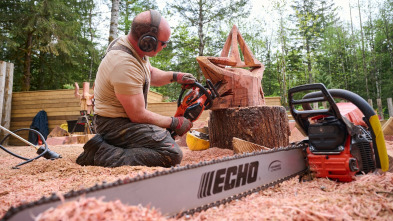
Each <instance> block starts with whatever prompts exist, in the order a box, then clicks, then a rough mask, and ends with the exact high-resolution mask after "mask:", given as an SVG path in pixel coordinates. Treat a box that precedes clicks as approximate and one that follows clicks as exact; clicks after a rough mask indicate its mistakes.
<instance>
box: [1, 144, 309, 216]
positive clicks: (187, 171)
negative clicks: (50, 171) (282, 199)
mask: <svg viewBox="0 0 393 221" xmlns="http://www.w3.org/2000/svg"><path fill="white" fill-rule="evenodd" d="M307 146H308V144H307V143H304V142H299V143H293V144H291V145H290V146H289V147H286V148H279V149H273V150H268V151H261V152H253V153H247V154H243V155H235V156H231V157H225V158H223V159H219V160H212V161H209V162H201V163H199V164H193V165H187V166H184V167H174V168H171V169H170V170H165V171H161V172H156V173H154V174H146V175H144V176H137V177H134V178H126V179H124V180H118V181H116V182H113V183H103V184H101V185H95V186H93V187H91V188H88V189H82V190H78V191H71V192H69V193H67V194H65V195H64V198H65V201H70V200H76V199H78V198H79V197H80V196H85V197H86V198H87V197H96V198H100V197H104V201H113V200H120V201H121V202H122V203H123V204H125V205H138V204H141V205H142V206H150V207H151V208H156V209H158V210H159V211H161V213H162V214H164V215H168V216H175V215H184V214H193V213H194V212H198V211H202V210H206V209H208V208H210V207H214V206H218V205H220V204H225V203H226V202H229V201H231V200H233V199H238V198H241V197H244V196H247V195H249V194H251V193H253V192H256V191H259V190H261V189H264V188H267V187H269V186H272V185H275V184H277V183H280V182H282V181H284V180H287V179H289V178H291V177H294V176H296V175H299V174H302V173H304V172H305V171H307V170H308V167H307V164H306V162H307V161H306V160H305V149H306V148H307ZM61 203H62V202H61V200H60V198H59V197H58V196H57V195H56V194H53V195H52V196H51V197H49V198H45V197H43V198H41V199H40V200H38V201H35V202H31V203H27V204H23V205H21V206H19V207H16V208H13V207H11V209H9V210H8V212H7V213H6V214H5V216H4V217H3V218H2V220H13V221H14V220H23V221H26V220H33V219H34V217H37V216H38V215H39V214H40V213H42V212H44V211H46V210H47V209H49V208H51V207H53V208H55V207H57V206H58V205H60V204H61Z"/></svg>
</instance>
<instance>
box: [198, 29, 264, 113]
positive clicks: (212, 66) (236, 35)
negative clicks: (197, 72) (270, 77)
mask: <svg viewBox="0 0 393 221" xmlns="http://www.w3.org/2000/svg"><path fill="white" fill-rule="evenodd" d="M239 48H240V51H241V53H242V55H243V57H244V61H242V60H241V58H240V51H239ZM197 61H198V63H199V66H200V67H201V69H202V72H203V75H204V76H205V78H206V79H210V80H211V81H212V82H213V84H216V83H218V82H220V81H221V87H220V88H219V90H218V93H219V94H220V95H221V97H219V98H218V99H216V100H215V101H214V104H213V107H212V108H211V109H212V110H215V109H222V108H230V107H247V106H258V105H264V104H265V99H264V94H263V91H262V86H261V81H262V77H263V71H264V70H265V66H264V65H263V64H262V63H261V62H260V61H258V60H257V59H255V57H254V55H253V53H252V52H251V50H250V49H249V48H248V46H247V44H246V43H245V42H244V39H243V37H242V36H241V34H240V32H239V30H238V29H237V27H236V25H234V26H233V28H232V30H231V32H230V33H229V36H228V38H227V40H226V42H225V45H224V48H223V50H222V52H221V56H220V57H204V56H199V57H197Z"/></svg>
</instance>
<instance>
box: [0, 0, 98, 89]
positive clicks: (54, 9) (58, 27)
mask: <svg viewBox="0 0 393 221" xmlns="http://www.w3.org/2000/svg"><path fill="white" fill-rule="evenodd" d="M93 7H94V4H93V2H92V1H77V0H70V1H66V2H64V1H60V0H52V1H49V0H40V1H18V0H4V1H1V2H0V24H1V26H2V28H1V30H2V31H1V37H0V39H1V42H2V45H1V51H2V53H1V57H2V59H4V60H8V61H10V62H12V63H14V64H15V74H14V76H15V80H14V82H15V84H14V88H15V90H40V89H56V88H61V87H62V85H64V84H66V83H72V82H74V81H86V80H89V79H88V77H89V73H90V70H91V69H94V70H93V71H91V72H95V70H96V68H97V65H98V57H99V51H98V50H97V49H96V48H95V43H93V42H92V41H91V38H89V34H93V35H94V32H93V31H90V32H89V29H90V28H92V27H89V26H86V25H84V24H89V22H88V19H89V18H91V17H92V16H94V15H92V14H91V9H92V8H93Z"/></svg>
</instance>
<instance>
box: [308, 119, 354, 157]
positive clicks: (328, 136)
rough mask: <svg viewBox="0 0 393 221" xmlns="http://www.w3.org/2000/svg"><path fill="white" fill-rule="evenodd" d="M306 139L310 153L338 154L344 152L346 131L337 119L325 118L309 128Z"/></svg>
mask: <svg viewBox="0 0 393 221" xmlns="http://www.w3.org/2000/svg"><path fill="white" fill-rule="evenodd" d="M308 137H309V141H310V144H311V149H310V150H311V152H313V153H326V152H336V153H337V154H339V153H340V152H341V151H343V150H344V144H345V139H346V137H347V129H346V127H345V125H344V123H342V122H341V121H340V120H338V119H337V118H335V117H326V118H323V119H322V120H319V121H318V123H314V124H311V125H310V126H309V128H308Z"/></svg>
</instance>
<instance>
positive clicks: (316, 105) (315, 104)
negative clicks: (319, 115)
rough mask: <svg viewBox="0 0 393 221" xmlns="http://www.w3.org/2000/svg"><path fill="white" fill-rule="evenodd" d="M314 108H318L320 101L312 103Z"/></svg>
mask: <svg viewBox="0 0 393 221" xmlns="http://www.w3.org/2000/svg"><path fill="white" fill-rule="evenodd" d="M312 108H313V109H314V110H318V102H315V103H312Z"/></svg>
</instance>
